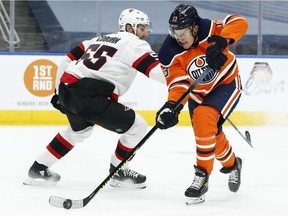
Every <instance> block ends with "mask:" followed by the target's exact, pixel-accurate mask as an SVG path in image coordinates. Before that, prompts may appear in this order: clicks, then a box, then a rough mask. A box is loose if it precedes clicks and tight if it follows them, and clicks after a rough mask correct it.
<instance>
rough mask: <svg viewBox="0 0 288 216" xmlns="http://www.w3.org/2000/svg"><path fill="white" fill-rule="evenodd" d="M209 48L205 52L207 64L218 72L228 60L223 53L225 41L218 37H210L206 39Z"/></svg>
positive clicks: (225, 45)
mask: <svg viewBox="0 0 288 216" xmlns="http://www.w3.org/2000/svg"><path fill="white" fill-rule="evenodd" d="M208 43H209V46H208V48H207V50H206V61H207V64H208V65H209V66H210V67H211V68H212V69H213V70H214V71H219V70H221V67H222V66H223V65H224V64H225V62H226V61H227V60H228V58H227V56H226V55H224V53H223V51H224V50H225V49H226V47H227V40H226V39H225V38H223V37H221V36H218V35H212V36H211V37H209V38H208Z"/></svg>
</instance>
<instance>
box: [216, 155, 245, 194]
mask: <svg viewBox="0 0 288 216" xmlns="http://www.w3.org/2000/svg"><path fill="white" fill-rule="evenodd" d="M241 169H242V159H241V158H239V157H236V158H235V163H234V165H233V166H232V167H230V168H225V167H222V168H221V169H220V172H222V173H225V174H227V173H230V174H229V180H228V187H229V190H230V191H232V192H237V191H238V189H239V187H240V184H241Z"/></svg>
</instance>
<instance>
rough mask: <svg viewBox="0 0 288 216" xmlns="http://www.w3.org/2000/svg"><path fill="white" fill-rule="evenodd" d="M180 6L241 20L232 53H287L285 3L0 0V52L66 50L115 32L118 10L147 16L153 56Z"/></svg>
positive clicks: (287, 3)
mask: <svg viewBox="0 0 288 216" xmlns="http://www.w3.org/2000/svg"><path fill="white" fill-rule="evenodd" d="M180 3H189V4H192V5H194V6H195V7H196V9H197V10H198V13H199V15H200V16H201V17H203V18H209V19H214V18H217V19H224V18H225V16H226V15H228V14H239V15H243V16H245V18H246V19H247V20H248V22H249V30H248V32H247V34H246V35H245V36H244V37H243V38H242V39H241V41H239V42H238V43H237V44H235V45H234V46H233V47H231V50H232V51H233V52H234V53H235V54H245V55H288V28H287V22H288V12H287V8H288V1H287V0H286V1H265V0H262V1H261V0H258V1H246V0H238V1H235V0H228V1H215V0H214V1H163V0H162V1H147V0H146V1H120V0H114V1H100V0H99V1H98V0H90V1H80V0H78V1H76V0H74V1H71V0H70V1H69V0H62V1H59V0H41V1H35V0H34V1H29V0H23V1H18V0H0V12H1V13H0V15H1V16H0V22H1V28H0V52H46V53H47V52H53V53H57V52H67V51H69V50H70V49H72V48H73V47H74V46H76V45H77V44H78V43H79V42H81V41H83V40H85V39H90V38H92V37H94V36H96V35H97V36H98V35H103V34H107V33H111V32H116V31H118V17H119V15H120V13H121V11H122V10H124V9H125V8H128V7H133V8H136V9H139V10H142V11H144V12H146V13H147V14H148V16H149V17H150V19H151V21H152V24H153V32H152V34H150V35H149V38H148V42H149V43H150V44H151V46H152V48H153V49H154V50H155V51H156V52H157V51H158V50H159V48H160V46H161V43H162V41H163V39H164V38H165V36H166V35H167V33H168V18H169V16H170V14H171V12H172V10H173V9H174V8H175V7H176V6H177V5H178V4H180Z"/></svg>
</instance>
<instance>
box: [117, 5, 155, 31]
mask: <svg viewBox="0 0 288 216" xmlns="http://www.w3.org/2000/svg"><path fill="white" fill-rule="evenodd" d="M118 23H119V30H120V31H126V29H125V28H126V24H130V25H131V26H132V28H133V30H134V33H135V34H136V30H137V26H138V25H139V24H142V25H145V26H147V28H148V32H149V33H150V32H152V23H151V22H150V20H149V17H148V16H147V14H145V13H143V12H142V11H140V10H137V9H134V8H127V9H125V10H124V11H122V13H121V14H120V17H119V22H118Z"/></svg>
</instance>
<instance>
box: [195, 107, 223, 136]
mask: <svg viewBox="0 0 288 216" xmlns="http://www.w3.org/2000/svg"><path fill="white" fill-rule="evenodd" d="M219 118H220V113H219V111H218V110H217V109H215V108H214V107H211V106H198V107H197V108H195V109H194V111H193V118H192V123H193V127H194V131H195V134H196V135H197V134H198V135H200V134H201V135H202V136H203V135H204V136H209V135H212V134H216V133H217V123H218V121H219ZM205 133H207V134H205Z"/></svg>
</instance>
